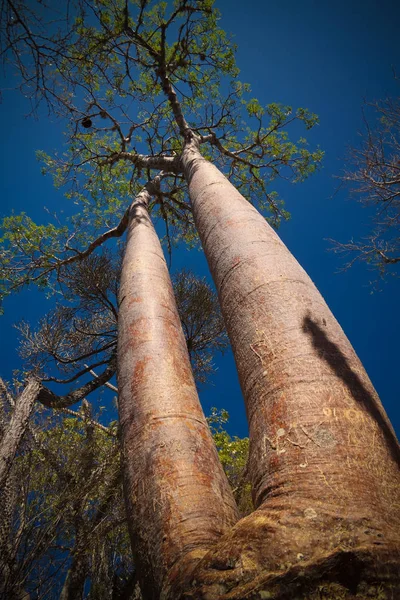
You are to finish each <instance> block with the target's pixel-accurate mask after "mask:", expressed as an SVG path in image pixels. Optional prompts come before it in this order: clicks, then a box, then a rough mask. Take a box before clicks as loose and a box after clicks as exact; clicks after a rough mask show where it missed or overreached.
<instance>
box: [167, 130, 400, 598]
mask: <svg viewBox="0 0 400 600" xmlns="http://www.w3.org/2000/svg"><path fill="white" fill-rule="evenodd" d="M182 162H183V167H184V171H185V176H186V178H187V181H188V184H189V192H190V198H191V202H192V207H193V212H194V218H195V222H196V226H197V229H198V232H199V235H200V238H201V241H202V244H203V247H204V250H205V253H206V256H207V260H208V263H209V266H210V270H211V273H212V276H213V278H214V281H215V284H216V287H217V290H218V294H219V299H220V303H221V308H222V312H223V315H224V319H225V323H226V327H227V330H228V334H229V337H230V340H231V343H232V348H233V352H234V356H235V360H236V365H237V369H238V373H239V378H240V383H241V387H242V391H243V395H244V398H245V402H246V409H247V416H248V421H249V429H250V440H251V443H250V467H249V471H250V478H251V482H252V488H253V499H254V503H255V506H256V508H257V510H256V511H255V512H254V513H252V514H251V515H249V516H248V517H245V518H244V519H242V520H241V521H240V522H239V523H238V524H237V525H236V526H235V527H234V528H233V529H232V531H231V532H229V533H228V534H227V535H226V536H224V537H223V539H222V540H221V541H220V542H219V543H217V544H216V546H215V548H214V549H213V550H212V551H211V552H209V553H208V555H206V556H205V557H204V558H203V560H201V561H200V563H199V565H198V566H197V568H196V569H195V571H194V573H193V571H188V573H187V574H184V572H183V570H182V572H181V579H180V581H179V582H175V587H174V588H173V591H171V594H170V596H169V598H170V599H171V600H172V599H173V600H178V599H179V598H185V599H187V598H193V599H204V600H205V599H207V600H217V599H225V598H226V599H228V598H229V600H242V599H244V598H309V599H311V598H312V599H317V598H322V597H323V598H332V599H333V598H350V597H351V598H353V597H354V595H353V594H356V593H357V594H358V595H357V597H362V598H378V597H379V598H382V599H384V598H387V599H389V598H391V599H394V598H398V597H400V557H399V549H400V543H399V542H400V540H399V536H400V501H399V490H400V487H399V483H400V477H399V473H400V472H399V446H398V443H397V440H396V438H395V435H394V432H393V429H392V427H391V425H390V422H389V421H388V419H387V416H386V414H385V412H384V409H383V407H382V405H381V403H380V401H379V398H378V396H377V394H376V392H375V390H374V388H373V386H372V384H371V382H370V380H369V379H368V376H367V374H366V373H365V371H364V369H363V367H362V365H361V363H360V361H359V359H358V358H357V356H356V354H355V352H354V350H353V348H352V347H351V345H350V342H349V341H348V339H347V338H346V336H345V334H344V333H343V331H342V329H341V327H340V325H339V324H338V323H337V321H336V320H335V318H334V317H333V315H332V313H331V311H330V310H329V308H328V306H327V305H326V303H325V302H324V300H323V298H322V297H321V295H320V294H319V292H318V290H317V289H316V287H315V286H314V284H313V283H312V281H311V279H310V278H309V277H308V275H307V274H306V273H305V271H304V270H303V269H302V267H301V266H300V265H299V263H298V262H297V261H296V260H295V258H294V257H293V256H292V255H291V254H290V252H289V251H288V249H287V248H286V247H285V245H284V244H283V243H282V241H281V240H280V239H279V237H278V235H277V234H276V233H275V232H274V231H273V230H272V228H271V227H270V226H269V225H268V224H267V222H266V221H265V219H264V218H263V217H262V216H261V215H260V214H259V213H258V211H257V210H256V209H255V208H254V207H252V206H251V205H250V203H249V202H247V200H246V199H245V198H243V197H242V196H241V195H240V193H239V192H238V191H237V190H236V189H235V188H234V187H233V186H232V185H231V184H230V183H229V182H228V180H227V179H226V178H225V177H224V176H223V175H222V174H221V173H220V172H219V171H218V169H216V168H215V167H214V166H213V165H211V164H210V163H209V162H208V161H206V160H205V159H203V158H202V157H201V155H200V153H199V151H198V149H197V146H196V144H195V143H194V142H191V143H188V144H187V146H186V149H185V151H184V154H183V160H182ZM323 593H325V594H326V595H323ZM319 594H322V595H319ZM379 594H380V595H379Z"/></svg>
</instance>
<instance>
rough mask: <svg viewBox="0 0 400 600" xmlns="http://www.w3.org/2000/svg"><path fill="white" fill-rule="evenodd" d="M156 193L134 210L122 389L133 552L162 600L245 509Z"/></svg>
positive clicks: (146, 582) (143, 580) (126, 272)
mask: <svg viewBox="0 0 400 600" xmlns="http://www.w3.org/2000/svg"><path fill="white" fill-rule="evenodd" d="M149 198H150V192H149V189H146V188H145V189H144V190H143V191H142V192H141V193H140V194H139V196H138V197H137V199H136V200H135V202H134V203H133V204H132V207H131V209H130V218H129V221H130V222H129V225H128V239H127V246H126V251H125V256H124V259H123V266H122V274H121V286H120V311H119V319H118V329H119V336H118V337H119V340H118V389H119V411H120V421H121V441H122V462H123V468H124V492H125V501H126V507H127V517H128V523H129V528H130V535H131V539H132V548H133V552H134V554H135V560H136V562H137V564H138V572H139V578H140V585H141V589H142V593H143V596H144V598H146V600H147V599H157V600H158V599H159V598H160V594H161V589H162V586H163V583H164V581H165V579H166V576H167V574H168V573H169V572H170V569H171V568H172V567H173V566H174V568H175V570H174V573H175V571H176V572H177V573H179V572H180V568H179V565H180V559H181V557H184V558H185V569H186V572H187V568H188V567H187V565H188V560H189V558H188V557H189V556H190V557H191V559H192V560H193V561H195V560H196V561H197V560H198V559H199V558H201V557H202V556H203V555H204V554H206V553H207V551H208V550H209V549H210V547H211V546H212V545H213V544H215V542H216V541H217V540H218V539H219V538H220V537H221V536H222V534H223V533H225V532H226V531H227V530H229V529H230V527H231V526H232V525H233V524H234V523H235V522H236V521H237V519H238V514H237V507H236V504H235V501H234V498H233V495H232V492H231V490H230V488H229V484H228V482H227V480H226V477H225V474H224V472H223V470H222V467H221V464H220V462H219V458H218V454H217V451H216V448H215V445H214V442H213V439H212V436H211V433H210V431H209V428H208V425H207V422H206V419H205V417H204V414H203V411H202V409H201V406H200V403H199V400H198V396H197V392H196V387H195V384H194V380H193V375H192V371H191V367H190V362H189V357H188V353H187V348H186V342H185V338H184V335H183V332H182V328H181V323H180V320H179V316H178V312H177V308H176V304H175V299H174V295H173V290H172V285H171V281H170V277H169V273H168V269H167V265H166V262H165V259H164V256H163V252H162V249H161V245H160V242H159V239H158V237H157V234H156V232H155V230H154V227H153V225H152V223H151V220H150V217H149V214H148V208H147V207H148V202H149ZM168 580H170V577H169V578H168Z"/></svg>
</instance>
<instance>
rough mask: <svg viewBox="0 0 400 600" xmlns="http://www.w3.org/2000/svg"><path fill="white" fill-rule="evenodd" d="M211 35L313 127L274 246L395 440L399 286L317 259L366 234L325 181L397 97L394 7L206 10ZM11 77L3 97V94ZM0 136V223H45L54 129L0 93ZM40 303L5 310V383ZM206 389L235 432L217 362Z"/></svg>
mask: <svg viewBox="0 0 400 600" xmlns="http://www.w3.org/2000/svg"><path fill="white" fill-rule="evenodd" d="M217 6H218V7H219V8H220V10H221V12H222V27H223V28H224V29H226V30H227V31H230V32H232V33H233V34H234V35H235V41H236V43H237V45H238V54H237V60H238V65H239V67H240V69H241V80H242V81H246V82H249V83H250V84H251V86H252V91H253V94H254V96H257V97H258V98H259V99H260V101H261V102H262V103H268V102H282V103H285V104H290V105H292V106H293V107H298V106H303V107H307V108H309V109H311V110H312V111H314V112H316V113H317V114H318V115H319V117H320V125H319V126H318V127H317V128H315V130H313V131H312V132H311V135H308V138H309V139H310V141H311V142H312V143H313V144H319V145H320V146H321V148H322V149H323V150H325V153H326V156H325V160H324V168H323V169H322V171H321V172H320V173H318V174H317V175H314V176H313V177H312V178H311V179H310V180H309V181H307V182H306V183H305V184H301V185H297V186H288V187H285V189H284V196H285V198H286V202H287V208H288V210H289V211H290V212H291V213H292V220H291V221H290V222H289V223H286V224H283V225H282V227H281V230H280V235H281V236H282V238H283V240H284V241H285V243H286V244H287V245H288V247H289V249H290V250H291V251H292V252H293V253H294V255H295V256H296V258H297V259H298V260H299V261H300V263H301V264H302V265H303V267H304V268H305V269H306V270H307V271H308V273H309V274H310V276H311V278H312V279H313V281H314V282H315V284H316V285H317V287H318V288H319V289H320V291H321V293H322V294H323V296H324V297H325V299H326V301H327V302H328V304H329V306H330V308H331V309H332V311H333V313H334V314H335V316H336V318H337V319H338V320H339V322H340V323H341V325H342V327H343V329H344V330H345V332H346V333H347V335H348V337H349V338H350V340H351V342H352V344H353V345H354V348H355V350H356V352H357V353H358V355H359V356H360V358H361V360H362V362H363V363H364V366H365V367H366V369H367V371H368V373H369V375H370V377H371V379H372V382H373V383H374V385H375V387H376V389H377V391H378V393H379V394H380V396H381V399H382V402H383V404H384V406H385V408H386V410H387V412H388V414H389V416H390V418H391V420H392V422H393V424H394V425H395V427H396V429H397V432H399V431H400V403H399V398H398V396H399V394H398V375H397V369H398V359H399V351H398V338H399V334H400V312H399V309H398V306H399V290H400V282H399V280H395V279H392V280H391V281H389V283H387V284H386V285H383V287H382V291H380V292H378V293H373V294H371V287H370V286H369V281H370V280H372V279H373V278H374V274H373V273H371V272H369V271H368V270H367V269H366V267H364V266H359V267H356V268H353V269H351V270H350V271H348V272H346V273H341V274H339V273H338V269H339V268H340V266H341V262H340V259H339V258H338V257H337V256H336V255H334V254H332V253H330V252H328V246H329V245H328V243H327V242H326V238H334V239H338V240H341V241H347V240H348V239H349V238H351V237H352V236H354V237H355V238H356V237H358V236H360V235H363V234H365V233H366V232H367V231H368V214H367V213H366V211H365V210H363V209H362V208H361V207H360V206H359V205H357V204H356V203H353V202H350V201H349V200H348V198H347V194H346V193H344V192H343V191H342V190H340V191H339V192H338V193H337V194H335V190H336V188H337V186H338V181H337V180H335V179H334V176H335V175H339V174H340V172H341V171H342V169H343V168H344V157H345V154H346V148H347V146H348V145H357V143H358V142H359V136H358V131H359V130H360V129H361V128H362V112H361V107H362V104H363V100H364V99H367V100H375V99H379V98H384V97H385V96H387V95H392V96H396V95H399V85H400V82H396V81H394V79H393V75H392V65H393V66H395V67H397V69H398V71H399V73H400V45H399V42H398V40H399V25H398V24H399V22H400V4H398V3H395V2H389V1H388V0H383V1H381V2H379V3H378V2H373V1H371V0H367V1H361V0H351V1H350V2H349V1H347V2H345V1H343V0H340V1H337V2H328V1H326V0H324V1H311V0H304V1H303V2H298V1H295V0H287V1H286V2H281V1H278V0H270V1H266V0H264V1H262V0H260V1H258V0H248V1H247V2H239V1H235V0H217ZM12 85H13V82H12V78H11V77H7V78H6V79H5V82H4V83H3V85H2V87H8V88H12ZM0 111H1V113H0V127H1V132H2V148H1V177H0V199H1V200H0V202H1V208H0V214H1V216H4V215H6V214H8V213H9V212H10V211H11V209H14V210H15V211H16V212H19V211H21V210H24V211H25V212H27V213H28V214H29V215H30V216H32V218H34V219H37V220H38V221H45V220H46V219H47V215H46V213H45V212H44V210H43V207H44V206H47V207H48V208H50V209H52V210H57V211H60V210H61V209H62V207H63V205H64V203H65V199H64V198H63V195H62V192H61V191H59V190H55V189H54V188H53V186H52V182H51V180H50V178H44V177H42V176H41V174H40V165H39V164H38V163H37V161H36V159H35V150H37V149H43V150H47V151H49V152H50V151H52V150H53V149H55V148H57V147H58V146H59V145H60V143H61V142H62V132H61V127H60V126H59V125H58V124H57V122H51V121H49V120H48V119H47V118H42V119H41V120H40V121H34V120H32V119H25V118H24V114H26V113H27V112H28V106H27V104H26V103H25V101H24V100H23V99H22V98H21V97H20V96H19V95H18V94H17V93H16V92H11V91H9V92H7V91H6V92H4V93H3V103H2V105H0ZM188 263H190V264H191V266H192V268H194V269H195V270H196V271H197V272H198V273H200V274H203V273H206V272H207V268H206V265H205V262H204V259H203V258H202V256H201V254H200V253H199V252H197V251H196V252H194V253H191V254H190V255H189V254H187V253H182V252H181V253H180V254H179V255H176V256H175V257H174V259H173V269H174V270H175V269H178V268H180V267H181V266H183V264H186V265H187V264H188ZM48 308H49V307H48V305H47V302H46V299H45V296H44V295H43V294H41V295H38V294H33V293H29V292H26V293H23V294H21V295H19V296H17V297H14V298H13V299H11V300H8V301H7V302H6V304H5V309H6V315H5V316H4V317H2V318H1V320H0V331H1V334H0V335H1V347H0V375H1V376H3V377H5V378H10V377H11V373H12V369H13V368H15V367H18V366H19V361H18V359H17V356H16V354H15V347H16V332H15V330H14V329H13V328H12V323H13V322H15V321H19V320H21V319H25V320H32V321H33V322H34V321H35V319H37V318H38V317H39V316H40V315H41V314H43V313H44V312H45V311H46V310H48ZM216 362H217V366H218V372H217V374H216V376H215V377H214V380H213V385H212V386H207V387H205V388H204V389H202V390H201V399H202V401H203V405H204V408H205V411H206V412H207V411H208V410H209V408H210V407H211V406H214V405H216V406H218V407H224V408H227V409H228V410H229V412H230V414H231V427H230V430H231V431H232V433H237V434H239V435H244V434H246V430H247V429H246V424H245V416H244V409H243V405H242V400H241V393H240V389H239V386H238V382H237V377H236V374H235V370H234V365H233V359H232V357H231V355H230V354H229V353H228V354H227V355H226V356H225V357H224V358H223V359H218V360H217V361H216Z"/></svg>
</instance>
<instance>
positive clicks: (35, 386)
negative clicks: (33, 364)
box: [0, 379, 41, 486]
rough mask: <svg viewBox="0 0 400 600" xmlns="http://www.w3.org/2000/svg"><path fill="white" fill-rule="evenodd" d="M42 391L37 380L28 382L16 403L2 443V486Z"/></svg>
mask: <svg viewBox="0 0 400 600" xmlns="http://www.w3.org/2000/svg"><path fill="white" fill-rule="evenodd" d="M40 389H41V385H40V382H39V381H37V380H36V379H31V380H29V381H28V383H27V385H26V387H25V389H24V390H23V392H22V394H21V395H20V396H19V397H18V398H17V400H16V401H15V406H14V410H13V413H12V416H11V420H10V422H9V424H8V426H7V427H6V428H5V431H4V435H3V437H2V439H1V442H0V486H1V485H3V483H4V482H5V480H6V478H7V474H8V472H9V470H10V468H11V465H12V462H13V460H14V456H15V453H16V451H17V448H18V446H19V443H20V441H21V439H22V436H23V435H24V433H25V431H26V428H27V425H28V421H29V417H30V415H31V412H32V409H33V405H34V404H35V401H36V399H37V397H38V394H39V391H40Z"/></svg>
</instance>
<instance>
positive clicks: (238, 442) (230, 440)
mask: <svg viewBox="0 0 400 600" xmlns="http://www.w3.org/2000/svg"><path fill="white" fill-rule="evenodd" d="M207 421H208V424H209V426H210V429H211V433H212V435H213V438H214V441H215V445H216V446H217V450H218V455H219V458H220V461H221V463H222V466H223V468H224V471H225V473H226V476H227V478H228V481H229V483H230V485H231V487H232V489H233V491H234V495H235V499H236V502H237V504H238V507H239V510H240V512H241V514H242V516H244V515H246V514H249V513H250V512H252V510H254V507H253V502H252V499H251V486H250V483H249V481H248V479H247V461H248V457H249V438H247V437H245V438H239V437H238V436H236V435H235V436H233V437H231V436H230V435H229V433H228V432H227V431H226V428H225V427H226V424H227V423H228V421H229V413H228V411H227V410H225V409H222V410H217V409H216V408H212V409H211V414H210V415H209V417H208V418H207Z"/></svg>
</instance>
